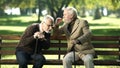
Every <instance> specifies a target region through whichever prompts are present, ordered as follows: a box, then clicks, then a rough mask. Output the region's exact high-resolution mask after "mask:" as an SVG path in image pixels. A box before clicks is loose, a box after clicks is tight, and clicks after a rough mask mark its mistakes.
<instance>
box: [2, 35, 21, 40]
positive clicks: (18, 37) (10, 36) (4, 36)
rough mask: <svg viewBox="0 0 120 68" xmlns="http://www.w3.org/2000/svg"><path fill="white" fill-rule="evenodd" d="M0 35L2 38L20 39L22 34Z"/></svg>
mask: <svg viewBox="0 0 120 68" xmlns="http://www.w3.org/2000/svg"><path fill="white" fill-rule="evenodd" d="M0 37H1V38H2V40H19V39H20V37H21V36H20V35H0Z"/></svg>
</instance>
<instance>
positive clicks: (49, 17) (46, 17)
mask: <svg viewBox="0 0 120 68" xmlns="http://www.w3.org/2000/svg"><path fill="white" fill-rule="evenodd" d="M47 19H51V20H52V22H54V18H53V17H52V16H50V15H46V16H45V17H44V18H43V21H42V23H44V22H46V20H47Z"/></svg>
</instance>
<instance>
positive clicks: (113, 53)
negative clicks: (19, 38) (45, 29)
mask: <svg viewBox="0 0 120 68" xmlns="http://www.w3.org/2000/svg"><path fill="white" fill-rule="evenodd" d="M43 53H44V54H47V55H55V54H57V55H58V54H66V53H67V52H66V50H62V51H58V50H45V51H43ZM96 53H97V55H119V56H120V52H119V51H96ZM0 54H2V55H14V54H15V50H1V51H0Z"/></svg>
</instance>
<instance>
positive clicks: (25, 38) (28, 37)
mask: <svg viewBox="0 0 120 68" xmlns="http://www.w3.org/2000/svg"><path fill="white" fill-rule="evenodd" d="M34 32H35V27H34V26H33V25H30V26H28V27H27V28H26V30H25V32H24V33H23V35H22V37H21V40H20V43H21V44H22V45H23V46H27V45H28V44H30V43H32V42H33V41H35V39H34V37H33V34H34Z"/></svg>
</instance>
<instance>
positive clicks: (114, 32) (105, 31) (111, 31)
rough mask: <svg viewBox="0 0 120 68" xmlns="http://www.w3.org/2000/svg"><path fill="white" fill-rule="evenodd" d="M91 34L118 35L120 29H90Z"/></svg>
mask: <svg viewBox="0 0 120 68" xmlns="http://www.w3.org/2000/svg"><path fill="white" fill-rule="evenodd" d="M92 33H93V35H98V36H99V35H101V36H120V29H92Z"/></svg>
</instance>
